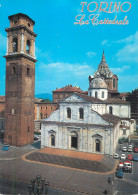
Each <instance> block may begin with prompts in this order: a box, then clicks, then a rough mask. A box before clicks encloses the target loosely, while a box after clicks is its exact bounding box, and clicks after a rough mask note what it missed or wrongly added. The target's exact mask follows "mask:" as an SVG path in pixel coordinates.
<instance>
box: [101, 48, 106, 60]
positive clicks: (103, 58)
mask: <svg viewBox="0 0 138 195" xmlns="http://www.w3.org/2000/svg"><path fill="white" fill-rule="evenodd" d="M101 61H102V62H105V55H104V49H103V55H102V60H101Z"/></svg>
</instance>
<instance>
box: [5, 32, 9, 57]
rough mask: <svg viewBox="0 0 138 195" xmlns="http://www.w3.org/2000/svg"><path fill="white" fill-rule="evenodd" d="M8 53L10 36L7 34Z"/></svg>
mask: <svg viewBox="0 0 138 195" xmlns="http://www.w3.org/2000/svg"><path fill="white" fill-rule="evenodd" d="M8 53H9V36H8V35H7V53H6V54H8Z"/></svg>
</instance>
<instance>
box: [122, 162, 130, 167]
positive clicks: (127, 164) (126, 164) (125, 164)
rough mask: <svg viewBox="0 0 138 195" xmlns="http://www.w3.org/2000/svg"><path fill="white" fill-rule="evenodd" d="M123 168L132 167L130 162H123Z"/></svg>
mask: <svg viewBox="0 0 138 195" xmlns="http://www.w3.org/2000/svg"><path fill="white" fill-rule="evenodd" d="M124 166H128V167H130V166H131V167H132V162H131V161H125V162H124Z"/></svg>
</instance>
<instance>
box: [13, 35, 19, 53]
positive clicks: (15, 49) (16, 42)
mask: <svg viewBox="0 0 138 195" xmlns="http://www.w3.org/2000/svg"><path fill="white" fill-rule="evenodd" d="M17 51H18V39H17V38H16V37H15V38H13V52H17Z"/></svg>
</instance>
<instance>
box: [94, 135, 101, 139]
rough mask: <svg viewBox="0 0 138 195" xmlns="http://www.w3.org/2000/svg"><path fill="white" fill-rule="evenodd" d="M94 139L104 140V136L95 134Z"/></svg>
mask: <svg viewBox="0 0 138 195" xmlns="http://www.w3.org/2000/svg"><path fill="white" fill-rule="evenodd" d="M92 137H95V138H97V139H98V138H99V139H100V138H102V136H101V135H99V134H95V135H93V136H92Z"/></svg>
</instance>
